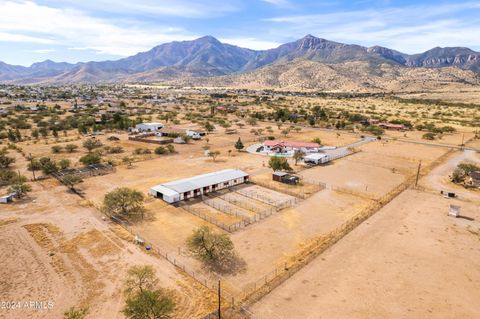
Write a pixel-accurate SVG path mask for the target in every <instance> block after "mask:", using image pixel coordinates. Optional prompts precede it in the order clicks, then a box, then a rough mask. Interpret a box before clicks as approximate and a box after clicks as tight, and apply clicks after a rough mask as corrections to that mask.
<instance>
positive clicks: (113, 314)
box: [0, 180, 211, 318]
mask: <svg viewBox="0 0 480 319" xmlns="http://www.w3.org/2000/svg"><path fill="white" fill-rule="evenodd" d="M84 204H85V203H84V202H82V201H80V200H79V198H78V197H77V196H76V195H73V194H69V193H68V192H67V190H66V188H65V187H64V186H61V185H58V183H57V182H56V181H54V180H47V181H43V182H37V183H35V184H34V191H33V193H32V195H31V198H30V199H27V200H25V201H22V202H17V203H16V204H14V205H9V206H6V207H7V209H5V208H4V207H2V212H1V214H0V221H2V220H3V221H8V222H0V229H1V230H0V252H1V256H0V257H1V258H0V278H1V280H0V291H1V292H2V296H1V297H2V298H1V299H2V300H5V301H7V300H12V301H21V302H24V301H28V302H29V301H43V302H49V301H50V302H52V304H53V308H52V309H49V310H34V309H26V308H23V309H15V310H6V309H0V318H59V317H61V315H62V314H63V312H64V311H65V310H66V309H67V308H69V307H71V306H77V307H78V306H87V307H89V309H90V314H89V316H88V318H123V315H122V314H121V313H120V310H121V309H122V307H123V305H124V303H123V297H122V293H121V291H122V285H123V280H124V275H125V271H126V270H127V269H128V267H129V266H131V265H135V264H151V265H153V266H154V268H155V269H156V272H157V276H158V277H159V279H160V283H161V285H162V287H165V288H167V289H172V291H173V294H174V295H175V296H176V297H175V298H176V299H178V301H179V309H181V310H182V313H179V314H176V315H175V317H176V318H194V317H196V316H198V315H199V314H200V313H201V312H202V311H205V305H207V304H208V303H209V302H210V301H209V298H208V297H207V299H205V296H208V295H209V293H205V292H203V293H202V289H199V287H195V285H196V284H195V283H192V282H191V281H190V279H189V278H188V277H185V276H184V275H182V274H181V273H179V272H178V271H177V270H176V269H175V268H174V267H173V266H172V265H171V264H170V263H168V262H167V261H165V260H163V259H159V258H157V257H153V256H149V255H148V254H146V253H145V252H144V251H142V250H141V249H140V248H138V247H136V246H134V245H133V244H131V243H129V242H126V241H123V240H120V239H119V237H118V236H117V235H116V233H118V231H116V232H113V231H112V230H111V228H112V225H110V224H109V223H106V222H104V221H102V220H101V219H100V218H99V214H98V213H97V212H96V211H95V210H93V209H92V208H89V207H86V206H85V205H84ZM194 287H195V288H194ZM186 295H189V297H188V298H186V297H185V296H186ZM196 296H198V297H199V296H202V300H204V301H201V300H196ZM107 305H108V306H107ZM209 309H211V305H208V309H207V310H209ZM204 313H205V312H204Z"/></svg>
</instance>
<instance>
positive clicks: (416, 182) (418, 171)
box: [415, 161, 422, 187]
mask: <svg viewBox="0 0 480 319" xmlns="http://www.w3.org/2000/svg"><path fill="white" fill-rule="evenodd" d="M420 168H422V161H420V162H419V163H418V169H417V178H416V179H415V187H417V185H418V177H419V176H420Z"/></svg>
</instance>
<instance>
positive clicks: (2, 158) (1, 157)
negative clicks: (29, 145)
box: [0, 151, 15, 168]
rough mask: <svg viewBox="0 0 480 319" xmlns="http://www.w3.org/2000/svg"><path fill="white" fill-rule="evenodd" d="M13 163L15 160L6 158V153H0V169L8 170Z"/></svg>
mask: <svg viewBox="0 0 480 319" xmlns="http://www.w3.org/2000/svg"><path fill="white" fill-rule="evenodd" d="M13 163H15V158H13V157H10V156H7V152H6V151H1V152H0V167H1V168H8V167H9V166H10V165H11V164H13Z"/></svg>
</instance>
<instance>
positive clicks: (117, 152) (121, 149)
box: [108, 146, 123, 154]
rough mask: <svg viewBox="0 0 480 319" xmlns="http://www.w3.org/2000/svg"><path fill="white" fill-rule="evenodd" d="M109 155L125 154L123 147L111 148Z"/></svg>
mask: <svg viewBox="0 0 480 319" xmlns="http://www.w3.org/2000/svg"><path fill="white" fill-rule="evenodd" d="M108 153H110V154H120V153H123V147H121V146H114V147H111V148H110V149H109V150H108Z"/></svg>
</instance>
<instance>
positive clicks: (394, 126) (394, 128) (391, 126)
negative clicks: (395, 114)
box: [378, 123, 407, 131]
mask: <svg viewBox="0 0 480 319" xmlns="http://www.w3.org/2000/svg"><path fill="white" fill-rule="evenodd" d="M378 127H380V128H383V129H385V130H392V131H405V130H406V129H407V128H406V127H405V125H403V124H392V123H379V124H378Z"/></svg>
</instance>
